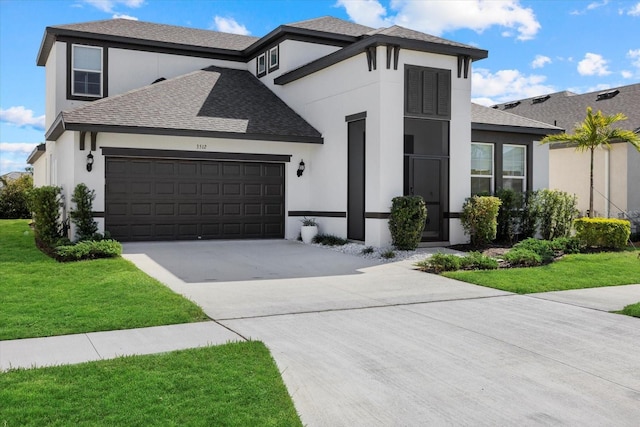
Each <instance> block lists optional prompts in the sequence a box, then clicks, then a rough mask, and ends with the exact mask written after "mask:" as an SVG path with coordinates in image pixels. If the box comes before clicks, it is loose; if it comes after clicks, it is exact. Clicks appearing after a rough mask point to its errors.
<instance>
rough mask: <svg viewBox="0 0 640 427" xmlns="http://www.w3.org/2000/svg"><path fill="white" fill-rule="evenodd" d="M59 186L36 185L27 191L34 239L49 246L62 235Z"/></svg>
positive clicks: (60, 190)
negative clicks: (31, 213)
mask: <svg viewBox="0 0 640 427" xmlns="http://www.w3.org/2000/svg"><path fill="white" fill-rule="evenodd" d="M61 192H62V189H61V188H60V187H52V186H45V187H38V188H34V189H32V190H31V191H30V192H29V208H30V209H31V211H32V212H33V220H34V230H35V235H36V240H39V241H40V242H42V243H43V244H44V245H46V246H50V245H52V244H53V243H55V242H56V240H58V239H59V238H61V237H64V236H63V234H64V233H63V230H62V224H61V222H60V208H61V207H62V198H61Z"/></svg>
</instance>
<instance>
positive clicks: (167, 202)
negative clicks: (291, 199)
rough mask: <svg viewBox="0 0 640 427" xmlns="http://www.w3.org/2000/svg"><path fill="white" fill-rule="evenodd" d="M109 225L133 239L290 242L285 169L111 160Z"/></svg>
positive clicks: (107, 201) (223, 163) (122, 236)
mask: <svg viewBox="0 0 640 427" xmlns="http://www.w3.org/2000/svg"><path fill="white" fill-rule="evenodd" d="M105 188H106V198H105V204H106V209H105V224H106V229H107V230H108V231H109V232H111V233H112V235H113V236H114V237H115V238H117V239H119V240H122V241H126V240H178V239H201V238H202V239H219V238H222V239H234V238H238V239H240V238H282V237H284V165H283V164H270V163H254V162H230V161H209V160H173V159H172V160H169V159H127V158H107V163H106V186H105Z"/></svg>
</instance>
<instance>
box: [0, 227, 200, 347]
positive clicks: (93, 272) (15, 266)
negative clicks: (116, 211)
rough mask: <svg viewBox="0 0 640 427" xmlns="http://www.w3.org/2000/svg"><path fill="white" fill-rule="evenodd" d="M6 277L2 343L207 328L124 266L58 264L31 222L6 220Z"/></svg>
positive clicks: (192, 308) (0, 290)
mask: <svg viewBox="0 0 640 427" xmlns="http://www.w3.org/2000/svg"><path fill="white" fill-rule="evenodd" d="M0 271H1V272H2V273H1V274H2V280H1V281H0V295H2V297H1V298H0V313H2V322H1V323H2V327H1V328H0V340H9V339H18V338H32V337H45V336H51V335H65V334H74V333H81V332H94V331H107V330H115V329H130V328H141V327H148V326H158V325H169V324H176V323H187V322H198V321H202V320H206V316H205V314H204V313H203V311H202V309H201V308H200V307H198V306H197V305H195V304H194V303H192V302H191V301H188V300H187V299H185V298H183V297H181V296H179V295H177V294H175V293H174V292H172V291H171V290H170V289H168V288H167V287H165V286H164V285H162V284H161V283H160V282H158V281H157V280H155V279H152V278H150V277H149V276H147V275H146V274H145V273H143V272H141V271H140V270H138V269H137V268H136V267H135V266H134V265H133V264H132V263H130V262H129V261H127V260H125V259H122V258H110V259H98V260H92V261H79V262H72V263H59V262H57V261H54V260H53V259H51V258H49V257H47V256H46V255H44V254H43V253H42V252H40V251H39V250H38V249H37V248H36V246H35V243H34V237H33V232H32V231H31V229H30V228H29V226H28V221H26V220H0Z"/></svg>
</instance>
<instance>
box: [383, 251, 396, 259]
mask: <svg viewBox="0 0 640 427" xmlns="http://www.w3.org/2000/svg"><path fill="white" fill-rule="evenodd" d="M380 256H381V257H382V258H384V259H392V258H395V257H396V253H395V252H393V250H391V249H389V250H388V251H384V252H382V253H381V254H380Z"/></svg>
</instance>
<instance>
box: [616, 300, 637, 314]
mask: <svg viewBox="0 0 640 427" xmlns="http://www.w3.org/2000/svg"><path fill="white" fill-rule="evenodd" d="M620 314H626V315H627V316H633V317H640V302H638V303H636V304H631V305H628V306H626V307H625V308H623V309H622V311H620Z"/></svg>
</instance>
